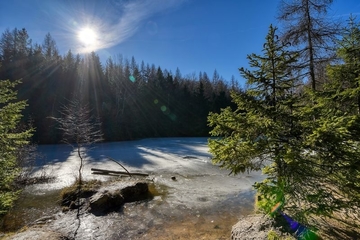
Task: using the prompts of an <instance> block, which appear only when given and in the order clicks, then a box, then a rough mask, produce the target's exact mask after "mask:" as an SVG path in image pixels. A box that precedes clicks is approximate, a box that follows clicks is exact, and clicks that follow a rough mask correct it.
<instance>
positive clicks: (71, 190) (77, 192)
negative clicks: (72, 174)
mask: <svg viewBox="0 0 360 240" xmlns="http://www.w3.org/2000/svg"><path fill="white" fill-rule="evenodd" d="M101 185H102V182H101V181H99V180H90V181H81V182H80V181H79V180H76V181H75V182H74V183H73V184H72V185H71V186H69V187H65V188H63V189H62V190H61V192H60V198H61V206H70V204H71V203H72V202H74V201H76V200H77V199H78V198H87V197H90V196H91V195H93V194H94V193H95V192H96V190H97V189H99V188H100V187H101Z"/></svg>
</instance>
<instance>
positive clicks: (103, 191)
mask: <svg viewBox="0 0 360 240" xmlns="http://www.w3.org/2000/svg"><path fill="white" fill-rule="evenodd" d="M147 198H149V189H148V185H147V183H146V182H136V181H134V182H132V181H131V182H115V183H112V184H111V185H107V186H104V187H101V188H100V189H99V190H98V191H97V193H95V194H94V195H93V196H91V197H90V200H89V205H90V209H89V211H90V212H91V213H93V214H95V215H103V214H107V213H109V212H111V211H116V210H119V209H120V208H121V207H122V205H123V204H124V203H126V202H134V201H141V200H145V199H147Z"/></svg>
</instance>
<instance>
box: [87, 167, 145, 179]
mask: <svg viewBox="0 0 360 240" xmlns="http://www.w3.org/2000/svg"><path fill="white" fill-rule="evenodd" d="M91 171H93V172H94V173H93V174H119V175H120V174H126V175H131V176H132V175H134V176H143V177H147V176H149V174H147V173H129V172H124V171H112V170H106V169H99V168H91ZM95 172H96V173H95Z"/></svg>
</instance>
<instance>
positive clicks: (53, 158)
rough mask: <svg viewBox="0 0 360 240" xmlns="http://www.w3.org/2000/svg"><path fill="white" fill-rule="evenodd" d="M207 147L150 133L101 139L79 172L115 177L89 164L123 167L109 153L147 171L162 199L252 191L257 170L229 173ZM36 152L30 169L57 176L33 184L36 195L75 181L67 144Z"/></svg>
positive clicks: (203, 200)
mask: <svg viewBox="0 0 360 240" xmlns="http://www.w3.org/2000/svg"><path fill="white" fill-rule="evenodd" d="M208 150H209V148H208V146H207V138H154V139H143V140H138V141H126V142H111V143H100V144H96V145H95V146H94V147H93V148H91V149H89V150H88V151H87V154H88V155H87V156H86V158H85V161H84V167H83V171H82V176H83V178H84V179H100V180H107V179H109V178H114V177H108V176H101V175H93V174H91V168H101V169H108V170H115V171H123V169H122V168H121V167H120V166H119V165H118V164H116V163H115V162H113V161H111V160H109V159H108V157H110V158H113V159H115V160H117V161H118V162H120V163H121V164H122V165H123V166H124V167H125V168H127V169H128V170H129V171H130V172H144V173H148V174H150V179H153V181H154V182H155V183H157V184H162V185H165V186H167V187H168V189H169V190H168V194H167V199H166V201H168V202H169V203H171V204H176V205H185V206H186V207H190V208H191V207H192V206H193V205H196V206H199V205H203V206H208V205H210V204H213V203H214V202H218V201H223V200H226V199H229V196H236V194H239V193H241V192H246V191H249V190H251V189H252V184H253V183H254V182H256V181H261V180H262V179H263V176H262V174H261V172H251V173H250V174H240V175H237V176H229V170H223V169H220V168H219V167H218V166H214V165H213V164H212V163H211V154H210V153H209V152H208ZM38 151H39V152H40V153H41V155H42V156H43V158H42V159H39V160H38V161H37V163H38V166H39V168H40V167H42V170H39V171H37V172H36V173H35V174H41V173H42V172H43V171H44V170H43V169H45V171H47V173H48V174H50V175H52V176H54V177H56V181H55V182H54V183H49V184H45V185H44V184H42V185H38V186H37V187H34V189H33V191H34V192H38V193H39V194H41V192H43V191H45V190H51V189H59V188H62V187H64V186H67V185H70V184H71V183H72V182H73V181H74V180H75V178H76V176H77V175H78V169H79V165H80V159H79V158H78V157H77V154H76V152H75V151H74V150H73V149H72V148H71V147H70V146H68V145H40V146H39V147H38ZM172 177H175V178H176V180H172Z"/></svg>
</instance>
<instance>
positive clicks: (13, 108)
mask: <svg viewBox="0 0 360 240" xmlns="http://www.w3.org/2000/svg"><path fill="white" fill-rule="evenodd" d="M18 83H19V81H13V82H11V81H9V80H1V81H0V215H2V214H4V213H5V212H6V211H7V210H8V209H9V208H10V207H11V206H12V204H13V201H14V200H15V199H16V194H17V192H16V191H15V190H14V185H13V183H14V180H15V179H16V177H17V176H18V174H19V173H20V168H19V166H18V164H17V153H18V151H19V150H20V148H21V147H23V146H24V145H26V144H28V140H29V138H30V137H31V135H32V131H33V130H32V129H28V130H24V131H21V130H19V123H20V119H21V117H22V114H21V111H22V110H23V109H24V108H25V107H26V101H16V92H15V91H14V88H15V86H16V85H17V84H18Z"/></svg>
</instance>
